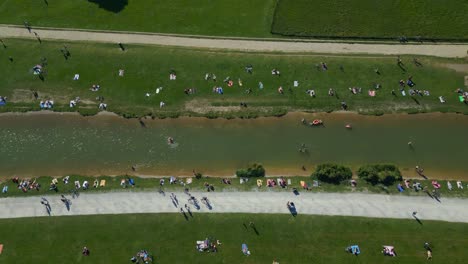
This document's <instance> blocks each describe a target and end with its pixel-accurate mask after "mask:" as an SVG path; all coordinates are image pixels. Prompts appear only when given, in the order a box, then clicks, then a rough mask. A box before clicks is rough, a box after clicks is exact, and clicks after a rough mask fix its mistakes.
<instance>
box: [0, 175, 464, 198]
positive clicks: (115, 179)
mask: <svg viewBox="0 0 468 264" xmlns="http://www.w3.org/2000/svg"><path fill="white" fill-rule="evenodd" d="M129 177H131V178H132V179H134V181H135V186H134V187H130V186H127V188H123V187H122V186H121V185H120V183H121V180H122V179H127V178H128V177H126V176H112V177H111V176H100V177H91V176H78V175H71V176H70V180H69V183H68V184H64V183H63V181H62V179H63V177H58V178H57V179H58V181H59V184H58V186H57V187H58V191H57V192H55V191H50V190H49V185H50V183H51V182H52V179H53V178H52V177H49V176H41V177H37V178H35V180H36V182H38V183H39V184H40V186H41V187H40V188H39V191H37V190H29V191H28V192H23V191H22V190H21V189H18V188H17V184H15V183H13V182H12V181H11V179H3V180H1V181H0V189H3V186H5V185H7V186H8V187H9V189H8V192H7V193H0V198H4V197H21V196H32V195H52V194H56V195H59V194H65V195H71V193H72V191H73V190H75V187H74V182H75V181H79V182H80V184H83V182H84V181H88V182H89V184H90V188H89V189H88V190H82V189H80V190H79V191H78V192H79V193H96V192H114V191H119V192H121V191H129V192H138V191H147V192H158V191H159V190H160V189H162V190H164V191H165V192H174V191H176V192H183V191H184V188H189V189H190V191H200V192H203V191H206V187H205V186H204V185H205V183H208V184H210V185H213V186H214V188H215V192H243V191H254V192H256V191H259V192H291V191H292V188H297V189H298V190H299V191H300V192H308V191H306V190H305V189H303V188H302V187H301V185H300V182H301V181H305V182H307V183H308V184H309V185H310V186H312V183H313V180H312V179H311V178H310V177H301V176H297V177H287V179H289V180H291V184H290V185H289V186H288V188H284V189H283V188H281V187H278V186H276V187H267V186H266V181H267V179H275V180H276V179H277V178H278V177H271V178H262V179H263V186H262V187H260V188H259V187H258V186H257V184H256V179H255V178H253V179H251V180H250V181H248V182H246V183H242V184H241V183H240V179H239V178H229V180H230V181H231V184H223V183H222V178H214V177H210V178H205V177H204V178H202V179H195V178H192V180H193V181H192V183H191V184H189V185H185V186H184V185H182V184H180V183H179V184H169V177H165V178H164V179H165V184H164V186H163V187H162V188H161V187H160V185H159V181H160V179H161V178H141V177H135V176H129ZM95 179H98V180H99V181H100V180H106V186H105V187H99V188H93V187H92V186H93V183H94V180H95ZM180 180H182V181H183V182H186V179H185V178H180ZM32 181H34V179H32ZM356 181H357V186H356V187H351V186H350V184H348V183H343V184H339V185H335V184H327V183H323V182H321V183H320V186H319V187H312V188H311V190H310V191H309V192H314V193H319V192H358V193H380V194H392V195H408V196H415V195H421V196H426V195H427V194H426V193H425V192H423V191H419V192H416V191H414V190H412V189H406V188H405V189H406V190H405V191H404V192H402V193H400V192H399V191H398V189H397V184H398V183H396V184H394V185H391V186H387V187H384V186H383V185H375V186H374V185H371V184H368V183H367V182H365V181H363V180H359V179H356ZM413 181H414V182H419V183H421V185H422V186H427V187H428V190H429V191H432V190H433V187H432V184H431V181H430V180H413ZM438 182H439V183H440V184H441V186H442V187H441V188H440V189H439V193H440V194H441V197H442V199H443V198H444V197H461V198H465V197H468V189H467V188H465V189H458V188H457V185H456V181H450V182H451V184H452V186H453V189H452V191H450V190H448V188H447V181H445V180H440V181H438ZM401 184H402V185H403V186H404V183H403V182H401ZM463 186H465V187H468V186H467V185H466V182H464V183H463ZM240 195H241V194H240Z"/></svg>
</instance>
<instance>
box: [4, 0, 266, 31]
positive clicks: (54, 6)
mask: <svg viewBox="0 0 468 264" xmlns="http://www.w3.org/2000/svg"><path fill="white" fill-rule="evenodd" d="M48 2H49V5H48V6H47V5H45V3H44V2H43V0H39V1H37V0H2V1H0V23H3V24H18V25H22V24H23V22H24V21H28V22H29V23H30V24H31V26H33V27H34V26H46V27H66V28H86V29H104V30H125V31H147V32H159V33H178V34H194V35H212V36H245V37H269V36H271V33H270V26H271V19H272V17H273V10H274V8H275V1H274V0H256V1H248V0H222V1H210V0H195V1H186V0H112V1H110V0H109V1H105V0H88V1H86V0H79V1H76V0H48ZM99 3H101V4H99Z"/></svg>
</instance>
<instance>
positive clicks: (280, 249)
mask: <svg viewBox="0 0 468 264" xmlns="http://www.w3.org/2000/svg"><path fill="white" fill-rule="evenodd" d="M251 221H252V222H254V225H255V228H256V229H257V232H258V235H257V234H256V233H255V232H254V230H253V228H250V227H248V225H249V223H250V222H251ZM0 225H1V226H2V236H1V238H0V243H2V244H4V250H3V254H2V255H0V260H1V262H2V263H18V264H20V263H127V262H128V263H130V261H129V259H130V257H131V256H133V255H134V254H136V253H137V252H138V251H139V250H142V249H144V250H148V251H149V253H151V254H152V255H153V256H154V259H155V261H154V263H271V262H272V261H273V260H274V259H276V260H277V261H279V262H280V263H327V264H328V263H411V264H415V263H426V262H427V261H426V256H425V254H426V252H425V250H424V247H423V245H424V243H425V242H429V243H430V244H431V245H432V249H433V256H434V259H433V260H432V263H453V264H455V263H465V261H466V258H467V257H468V251H466V246H467V245H468V239H467V235H468V229H467V225H466V224H457V223H446V222H435V221H424V222H423V225H420V224H418V223H417V222H416V221H413V220H390V219H372V218H356V217H327V216H302V215H299V216H297V217H296V218H293V217H292V216H288V215H261V214H251V215H246V214H196V213H195V214H194V217H193V218H190V217H189V220H185V218H184V217H183V216H182V215H179V214H137V215H102V216H74V217H50V218H47V217H40V218H25V219H8V220H0ZM244 225H246V226H247V228H246V227H244ZM207 237H212V238H213V239H219V240H220V241H221V243H222V245H221V246H219V252H218V253H200V252H197V251H196V249H195V245H196V241H197V240H204V239H205V238H207ZM243 243H246V244H247V245H248V247H249V250H250V252H251V256H249V257H246V256H244V255H243V254H242V252H241V245H242V244H243ZM354 244H358V245H359V246H360V249H361V254H360V255H359V256H358V257H356V256H353V255H351V254H349V253H345V251H344V249H345V247H347V246H350V245H354ZM382 245H393V246H395V251H396V252H397V254H398V256H397V257H396V258H392V257H385V256H383V254H382V253H381V247H382ZM83 246H87V247H88V248H89V249H90V252H91V254H90V256H88V257H84V256H82V255H81V249H82V248H83Z"/></svg>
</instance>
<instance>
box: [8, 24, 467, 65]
mask: <svg viewBox="0 0 468 264" xmlns="http://www.w3.org/2000/svg"><path fill="white" fill-rule="evenodd" d="M32 32H36V33H37V34H38V35H39V37H40V38H41V39H53V40H67V41H96V42H113V43H118V42H122V43H135V44H156V45H164V46H182V47H197V48H209V49H231V50H243V51H257V52H260V51H268V52H312V53H331V54H384V55H403V54H414V55H429V56H438V57H450V58H454V57H466V56H467V55H468V45H467V44H405V45H398V44H376V43H368V44H364V43H356V44H349V43H337V42H330V43H327V42H311V41H288V40H284V41H274V40H268V39H265V40H258V39H257V40H248V39H222V38H205V37H192V36H191V37H184V36H174V35H162V34H152V33H141V32H115V31H86V30H79V29H61V28H59V29H55V28H33V30H32ZM8 37H14V38H33V39H35V35H34V34H33V33H30V32H28V31H27V30H26V29H25V28H24V27H19V26H12V25H0V38H8Z"/></svg>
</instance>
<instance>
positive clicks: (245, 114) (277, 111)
mask: <svg viewBox="0 0 468 264" xmlns="http://www.w3.org/2000/svg"><path fill="white" fill-rule="evenodd" d="M252 108H253V109H247V110H240V111H234V110H230V111H208V112H194V111H171V112H169V111H167V112H166V111H164V112H163V111H158V112H154V111H142V112H139V113H135V112H134V113H131V112H124V111H100V110H99V109H97V108H96V109H91V108H81V109H80V108H78V109H77V110H76V111H67V109H65V108H58V109H52V110H34V109H33V108H28V109H24V108H13V109H11V110H12V111H10V109H8V110H6V111H3V110H4V109H1V108H0V116H8V115H43V114H58V115H79V116H83V117H93V116H100V115H107V116H109V115H113V116H118V117H122V118H125V119H142V118H145V119H146V118H151V119H166V118H181V117H204V118H208V119H218V118H220V119H228V120H229V119H256V118H261V117H282V116H285V115H288V114H294V113H307V114H317V115H320V114H330V113H337V114H357V115H363V116H383V115H414V114H457V115H468V108H467V110H466V111H463V112H461V111H449V110H447V109H444V110H443V109H438V110H434V111H428V110H427V109H425V108H421V109H417V108H407V109H400V110H398V111H383V110H365V109H360V110H358V111H351V110H349V111H344V110H325V109H322V110H312V109H288V108H286V107H283V108H273V109H271V110H268V108H270V107H252Z"/></svg>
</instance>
